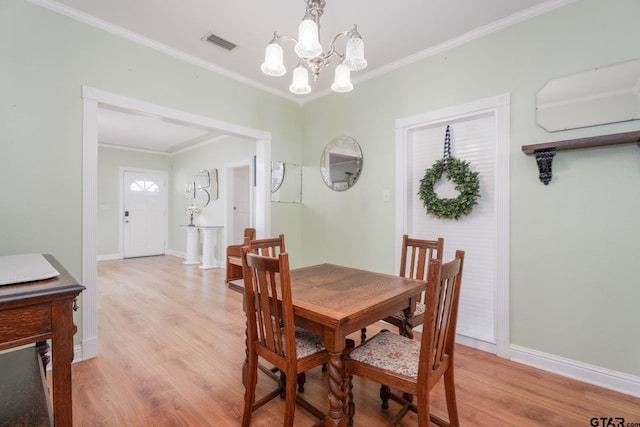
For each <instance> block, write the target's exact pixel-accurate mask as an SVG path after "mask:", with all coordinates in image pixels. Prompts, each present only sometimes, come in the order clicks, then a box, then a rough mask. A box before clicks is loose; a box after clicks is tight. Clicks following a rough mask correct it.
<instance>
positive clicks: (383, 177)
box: [302, 0, 640, 375]
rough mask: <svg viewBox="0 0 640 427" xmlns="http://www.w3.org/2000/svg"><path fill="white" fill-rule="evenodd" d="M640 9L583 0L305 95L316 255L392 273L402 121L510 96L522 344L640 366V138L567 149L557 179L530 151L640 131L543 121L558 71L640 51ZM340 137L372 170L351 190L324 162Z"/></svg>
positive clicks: (514, 260) (309, 252)
mask: <svg viewBox="0 0 640 427" xmlns="http://www.w3.org/2000/svg"><path fill="white" fill-rule="evenodd" d="M639 16H640V2H638V1H636V0H614V1H608V2H602V1H599V0H579V1H577V2H575V3H572V4H570V5H567V6H564V7H562V8H560V9H557V10H555V11H553V12H550V13H548V14H545V15H542V16H538V17H536V18H533V19H530V20H528V21H525V22H523V23H520V24H518V25H515V26H511V27H508V28H506V29H503V30H501V31H498V32H495V33H492V34H490V35H488V36H485V37H482V38H480V39H478V40H475V41H472V42H469V43H466V44H464V45H461V46H459V47H456V48H453V49H450V50H448V51H446V52H443V53H440V54H437V55H434V56H432V57H430V58H427V59H425V60H422V61H420V62H417V63H414V64H412V65H409V66H406V67H403V68H402V69H399V70H397V71H394V72H391V73H388V74H385V75H383V76H380V77H378V78H374V79H370V80H366V81H364V82H360V83H356V85H355V89H354V91H353V92H350V93H349V94H346V95H342V94H336V95H331V96H327V97H324V98H320V99H318V100H315V101H313V102H310V103H308V104H305V106H304V117H303V130H304V136H303V141H304V148H303V163H304V164H305V165H307V166H309V168H310V169H313V170H311V171H309V174H308V175H310V176H311V177H312V178H313V177H314V176H315V177H317V178H316V179H309V180H307V179H305V180H304V187H303V193H304V194H313V195H314V197H313V198H306V199H305V203H304V209H303V219H302V222H303V224H304V225H305V227H304V228H303V241H304V242H305V246H304V247H305V251H304V261H305V262H306V263H312V262H315V261H320V260H325V261H330V262H342V263H349V264H352V265H356V266H358V267H362V268H369V269H374V270H379V271H384V272H387V273H394V272H395V266H394V262H395V253H394V250H395V249H394V248H395V245H394V244H393V243H394V238H395V236H394V233H395V228H394V224H395V221H396V218H395V205H394V203H384V202H383V201H382V190H383V189H390V190H392V194H393V191H394V189H395V184H394V183H395V166H394V165H395V163H394V162H395V121H396V119H400V118H405V117H410V116H413V115H417V114H421V113H425V112H429V111H434V110H438V109H441V108H445V107H450V106H455V105H459V104H464V103H468V102H471V101H474V100H477V99H483V98H487V97H491V96H495V95H499V94H502V93H510V94H511V147H510V151H511V154H510V168H511V171H510V172H511V179H510V187H511V188H510V310H511V322H510V328H511V330H510V333H511V343H512V344H515V345H518V346H522V347H525V348H529V349H533V350H537V351H540V352H544V353H549V354H552V355H557V356H561V357H565V358H568V359H573V360H577V361H581V362H584V363H588V364H593V365H596V366H600V367H605V368H609V369H612V370H616V371H620V372H625V373H629V374H633V375H640V364H639V363H638V361H639V360H640V341H639V340H637V339H635V338H634V337H636V336H637V332H636V330H637V327H638V325H639V324H640V310H638V308H637V301H640V286H638V284H639V283H640V280H639V279H638V269H637V267H636V262H637V257H638V254H640V221H638V218H640V186H639V185H638V181H639V178H640V166H639V165H640V152H639V151H638V147H637V146H635V145H626V146H614V147H609V148H602V149H589V150H580V151H569V152H561V153H559V154H557V155H556V158H555V160H554V162H553V180H552V182H551V183H550V184H549V185H548V186H544V185H543V184H542V183H540V181H539V180H538V171H537V167H536V162H535V159H534V158H533V157H531V156H526V155H524V154H523V153H522V151H521V146H522V145H527V144H535V143H540V142H547V141H553V140H564V139H571V138H577V137H582V136H591V135H601V134H608V133H618V132H625V131H630V130H638V129H640V125H639V124H638V123H640V122H638V121H635V122H626V123H620V124H612V125H605V126H597V127H590V128H585V129H578V130H573V131H564V132H557V133H548V132H547V131H545V130H544V129H542V128H541V127H539V126H537V125H536V122H535V96H536V93H537V92H538V91H539V90H540V89H541V88H542V86H543V85H544V84H545V83H546V82H547V81H548V80H550V79H554V78H557V77H561V76H565V75H569V74H573V73H577V72H581V71H586V70H589V69H592V68H594V67H599V66H605V65H609V64H613V63H617V62H622V61H627V60H630V59H634V58H637V57H638V56H639V53H640V50H639V49H638V46H640V31H638V24H637V19H638V17H639ZM363 34H364V33H363ZM356 75H357V73H354V76H353V77H354V78H355V77H356ZM340 134H346V135H350V136H353V137H354V138H356V139H357V140H358V141H359V143H360V144H361V147H362V150H363V155H364V169H363V173H362V176H361V178H360V180H359V181H358V182H357V183H356V185H355V186H354V187H353V188H352V189H350V190H348V191H346V192H343V193H339V192H333V191H330V190H329V189H328V188H327V187H325V186H324V184H323V183H322V181H321V180H320V177H319V167H318V166H317V165H318V162H319V159H320V155H321V152H322V149H323V147H324V145H325V144H326V143H327V142H328V141H329V140H331V138H333V137H334V136H336V135H340ZM307 224H317V226H307ZM354 248H357V249H354ZM462 249H464V248H462ZM463 292H464V291H463Z"/></svg>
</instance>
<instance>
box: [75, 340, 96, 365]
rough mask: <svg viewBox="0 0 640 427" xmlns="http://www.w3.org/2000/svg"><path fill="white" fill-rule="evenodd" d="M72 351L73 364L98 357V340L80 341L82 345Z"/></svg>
mask: <svg viewBox="0 0 640 427" xmlns="http://www.w3.org/2000/svg"><path fill="white" fill-rule="evenodd" d="M73 350H74V351H73V361H74V362H79V361H81V360H89V359H93V358H94V357H96V356H98V338H97V337H94V338H91V339H89V340H85V341H82V344H80V345H77V346H75V347H74V349H73Z"/></svg>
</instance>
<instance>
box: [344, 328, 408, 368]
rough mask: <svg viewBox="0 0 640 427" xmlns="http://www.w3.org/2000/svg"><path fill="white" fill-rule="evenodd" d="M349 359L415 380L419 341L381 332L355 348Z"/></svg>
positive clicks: (388, 332)
mask: <svg viewBox="0 0 640 427" xmlns="http://www.w3.org/2000/svg"><path fill="white" fill-rule="evenodd" d="M349 358H350V359H351V360H355V361H358V362H362V363H366V364H368V365H372V366H375V367H378V368H380V369H384V370H385V371H390V372H394V373H396V374H400V375H403V376H405V377H410V378H413V379H415V380H417V379H418V362H419V360H420V341H416V340H412V339H410V338H407V337H403V336H401V335H398V334H394V333H393V332H390V331H381V332H380V333H379V334H377V335H376V336H374V337H373V338H371V339H370V340H369V341H367V342H365V343H364V344H362V345H361V346H359V347H356V348H355V349H354V350H353V351H352V352H351V354H350V355H349Z"/></svg>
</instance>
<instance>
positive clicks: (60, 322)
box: [0, 255, 84, 427]
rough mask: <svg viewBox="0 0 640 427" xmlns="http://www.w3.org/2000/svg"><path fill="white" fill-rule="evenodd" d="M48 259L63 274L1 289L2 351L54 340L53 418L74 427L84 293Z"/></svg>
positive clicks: (59, 426)
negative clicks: (78, 313) (77, 312)
mask: <svg viewBox="0 0 640 427" xmlns="http://www.w3.org/2000/svg"><path fill="white" fill-rule="evenodd" d="M44 257H45V259H46V260H47V261H48V262H49V263H50V264H51V265H52V266H53V268H55V269H56V270H57V271H58V272H59V273H60V275H59V276H56V277H53V278H51V279H46V280H36V281H31V282H22V283H15V284H11V285H2V286H0V350H6V349H10V348H12V347H17V346H22V345H25V344H30V343H38V344H37V346H38V348H43V347H46V342H45V340H47V339H51V357H52V361H51V363H52V366H53V370H52V375H53V378H52V382H51V383H52V387H53V419H54V424H55V426H56V427H71V426H72V424H73V422H72V421H73V420H72V409H71V361H72V360H73V335H74V334H75V333H76V329H77V328H76V326H75V325H74V324H73V310H74V308H76V305H75V299H76V297H77V296H78V294H80V292H82V290H84V286H82V285H80V284H79V283H78V282H77V280H76V279H74V278H73V277H72V276H71V275H70V274H69V273H68V272H67V271H66V270H65V269H64V267H62V265H60V263H58V261H57V260H56V259H55V258H54V257H53V256H51V255H44Z"/></svg>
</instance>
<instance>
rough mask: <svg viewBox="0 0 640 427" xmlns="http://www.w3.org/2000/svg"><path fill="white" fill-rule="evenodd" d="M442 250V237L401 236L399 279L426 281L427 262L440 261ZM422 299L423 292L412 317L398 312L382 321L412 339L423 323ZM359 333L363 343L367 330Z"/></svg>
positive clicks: (364, 329)
mask: <svg viewBox="0 0 640 427" xmlns="http://www.w3.org/2000/svg"><path fill="white" fill-rule="evenodd" d="M443 250H444V239H443V238H442V237H440V238H438V240H423V239H414V238H411V237H409V236H408V235H406V234H405V235H403V236H402V252H401V255H400V277H406V278H409V279H419V280H427V269H428V265H429V264H428V262H429V260H431V259H437V260H440V261H442V252H443ZM424 297H425V293H424V292H423V293H422V294H421V295H420V297H419V298H418V299H417V301H416V309H415V311H414V312H413V317H411V318H409V319H407V318H406V317H405V315H404V311H399V312H397V313H394V314H393V315H391V316H388V317H386V318H384V319H383V320H384V321H385V322H387V323H391V324H392V325H394V326H396V327H397V328H398V331H399V333H400V334H401V335H406V336H408V337H413V332H412V330H413V328H414V327H415V326H418V325H421V324H422V323H423V322H424ZM360 332H361V334H360V338H361V342H364V341H365V339H366V338H367V330H366V328H363V329H362V330H361V331H360Z"/></svg>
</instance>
